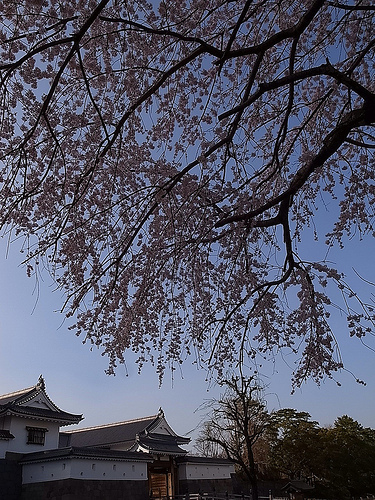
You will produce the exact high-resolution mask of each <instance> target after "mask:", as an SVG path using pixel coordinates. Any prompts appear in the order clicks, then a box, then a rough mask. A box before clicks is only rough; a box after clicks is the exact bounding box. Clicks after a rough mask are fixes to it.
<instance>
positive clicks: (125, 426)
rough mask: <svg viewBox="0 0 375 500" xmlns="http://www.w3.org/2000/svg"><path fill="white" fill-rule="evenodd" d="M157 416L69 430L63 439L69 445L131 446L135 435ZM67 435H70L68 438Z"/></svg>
mask: <svg viewBox="0 0 375 500" xmlns="http://www.w3.org/2000/svg"><path fill="white" fill-rule="evenodd" d="M155 418H157V415H153V416H150V417H144V418H139V419H137V420H129V421H127V422H117V423H114V424H107V425H99V426H96V427H88V428H87V429H77V430H74V431H71V432H69V431H67V432H64V433H63V436H62V440H61V441H62V442H63V440H64V442H65V443H66V444H68V445H69V446H78V447H84V446H89V447H90V446H93V447H109V446H110V445H113V444H116V443H124V444H125V445H126V444H128V445H129V448H130V447H131V445H132V444H133V443H134V441H135V436H136V435H137V434H139V433H141V432H142V431H143V430H144V429H145V428H146V427H147V426H148V425H150V424H151V423H152V422H153V421H154V420H155ZM65 436H69V437H68V438H66V437H65Z"/></svg>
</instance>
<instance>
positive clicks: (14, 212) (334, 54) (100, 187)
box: [0, 0, 375, 383]
mask: <svg viewBox="0 0 375 500" xmlns="http://www.w3.org/2000/svg"><path fill="white" fill-rule="evenodd" d="M374 13H375V9H374V7H373V5H372V4H371V2H370V1H367V0H355V1H352V2H349V1H344V2H334V1H332V2H331V1H330V2H328V1H324V0H302V1H296V0H284V1H283V2H279V1H272V0H255V1H250V0H242V1H237V2H233V1H228V0H207V1H206V0H205V1H202V0H190V1H186V2H185V1H181V2H171V1H161V2H160V3H159V4H158V5H156V4H154V3H148V2H146V1H144V0H139V1H136V0H127V1H116V0H102V1H100V2H99V1H98V2H96V1H87V2H78V1H76V0H67V1H64V2H52V1H49V0H35V1H29V0H27V1H26V0H21V1H20V2H17V3H16V2H3V3H2V4H1V7H0V21H1V22H0V53H1V57H0V61H1V62H0V72H1V80H0V85H1V89H0V92H1V93H0V98H1V128H0V141H1V157H0V182H1V191H0V206H1V209H0V224H1V227H2V229H3V234H4V233H8V234H9V235H10V239H11V240H12V239H13V238H16V237H17V238H22V240H21V241H22V242H23V251H24V252H25V263H26V265H27V271H28V273H29V274H30V275H33V274H36V275H37V274H38V272H39V269H41V268H43V267H45V268H47V269H48V271H49V272H50V273H51V275H52V276H53V278H54V279H55V281H56V284H57V286H58V287H59V288H60V289H61V290H63V291H64V292H65V293H66V303H65V304H64V306H63V310H64V311H65V312H66V314H67V316H74V318H75V319H74V325H73V326H72V328H73V329H74V330H75V332H76V333H77V334H78V335H79V334H82V335H83V336H84V339H85V340H87V341H88V342H91V343H92V344H94V345H98V346H101V348H102V349H103V352H104V353H105V354H106V355H108V356H109V360H110V367H109V371H110V372H111V371H113V370H114V368H115V367H116V364H117V363H118V362H121V361H123V360H124V353H125V352H126V350H133V351H135V352H136V353H138V355H139V358H138V362H139V364H140V366H142V364H143V363H144V362H145V361H148V360H151V361H152V362H154V363H155V364H156V369H157V371H158V373H159V374H160V376H162V374H163V372H164V370H165V368H166V367H167V366H169V367H171V368H172V369H175V367H176V366H177V365H178V364H179V363H181V362H182V361H183V360H184V359H185V358H186V357H188V356H189V355H190V354H193V355H195V356H196V357H197V359H198V361H199V362H200V363H203V364H205V365H206V366H207V367H208V368H215V369H216V370H218V372H219V375H220V373H221V371H222V370H223V369H224V367H225V366H226V364H234V363H238V362H240V363H241V362H243V360H244V359H245V358H247V357H253V356H256V354H257V353H259V352H260V353H262V354H263V355H266V354H267V353H271V354H273V353H275V352H276V351H278V350H280V349H284V348H285V349H289V350H292V351H294V352H295V353H296V358H297V359H298V360H299V362H298V365H297V368H296V370H295V372H294V379H295V381H296V383H300V382H301V381H302V380H304V379H305V378H306V377H309V376H312V377H314V378H315V379H317V380H319V379H320V378H321V377H322V376H325V375H329V374H331V373H332V372H333V371H335V370H337V369H339V368H340V367H341V366H342V363H341V360H340V358H339V357H338V356H337V355H336V354H335V348H336V340H335V337H334V335H333V333H332V331H331V325H330V323H329V314H330V308H331V306H333V304H332V299H331V297H330V293H329V292H327V283H329V282H332V283H333V284H335V285H337V287H338V288H339V291H340V293H342V295H343V298H344V302H343V304H344V306H345V311H344V312H345V314H346V315H347V317H348V326H349V331H350V334H351V335H354V336H357V337H360V338H362V337H363V336H364V335H365V334H369V333H370V332H371V329H372V327H373V321H374V313H373V310H372V308H371V304H370V305H368V304H366V301H364V302H362V301H360V300H359V299H358V303H357V306H358V307H355V305H353V304H352V301H350V300H349V298H350V297H352V296H353V295H352V291H351V290H350V288H349V286H348V285H347V284H346V283H345V281H344V276H343V274H341V272H339V271H337V270H336V269H333V268H331V267H330V266H329V265H328V264H327V263H326V262H308V261H307V260H306V258H305V257H304V255H303V243H304V238H305V232H306V231H305V230H306V228H309V227H310V228H311V227H315V231H316V233H317V237H318V236H319V237H320V238H322V237H323V238H324V240H326V241H327V245H328V246H332V245H334V244H338V245H340V244H342V242H343V240H344V239H345V238H346V236H352V235H353V234H355V233H356V232H357V231H358V232H360V233H361V234H363V233H369V234H370V235H372V234H373V217H374V168H373V167H374V149H375V141H374V135H373V126H374V120H375V96H374V85H375V84H374V81H375V79H374V63H373V61H374V47H375V39H374V38H373V35H374ZM327 200H328V201H329V203H330V205H331V206H332V207H333V208H332V209H330V211H329V212H324V217H325V218H326V219H327V221H328V222H329V223H330V229H329V233H328V235H325V234H324V233H325V232H326V231H325V230H323V234H322V231H321V228H320V224H319V219H317V214H316V211H317V208H318V207H319V206H322V205H323V204H324V203H327ZM315 220H317V222H316V223H315ZM327 221H325V222H327ZM325 225H326V224H324V226H325ZM328 288H329V287H328ZM354 297H355V296H354Z"/></svg>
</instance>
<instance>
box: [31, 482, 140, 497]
mask: <svg viewBox="0 0 375 500" xmlns="http://www.w3.org/2000/svg"><path fill="white" fill-rule="evenodd" d="M124 498H131V499H132V500H148V498H149V496H148V482H147V481H87V480H80V479H65V480H60V481H50V482H45V483H33V484H24V485H23V486H22V499H21V500H77V499H79V500H96V499H97V500H99V499H100V500H123V499H124Z"/></svg>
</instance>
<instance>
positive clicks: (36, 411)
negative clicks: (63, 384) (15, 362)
mask: <svg viewBox="0 0 375 500" xmlns="http://www.w3.org/2000/svg"><path fill="white" fill-rule="evenodd" d="M37 396H41V397H43V399H44V401H46V402H47V403H48V406H49V408H46V407H45V408H42V407H40V408H37V407H35V406H30V405H28V404H27V403H28V402H29V401H32V400H33V399H35V398H36V397H37ZM10 414H11V415H19V416H30V417H31V418H33V417H34V418H37V419H43V420H52V421H55V422H56V421H57V422H59V424H60V425H69V424H76V423H78V422H80V420H82V415H74V414H73V413H68V412H65V411H62V410H60V408H58V407H57V406H56V405H55V403H53V401H51V399H50V398H49V397H48V395H47V393H46V391H45V383H44V379H43V377H42V376H40V377H39V380H38V383H37V384H36V385H35V386H33V387H28V388H27V389H22V390H21V391H16V392H12V393H10V394H4V395H2V396H0V416H3V415H10Z"/></svg>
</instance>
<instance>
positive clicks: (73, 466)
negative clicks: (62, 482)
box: [22, 457, 147, 484]
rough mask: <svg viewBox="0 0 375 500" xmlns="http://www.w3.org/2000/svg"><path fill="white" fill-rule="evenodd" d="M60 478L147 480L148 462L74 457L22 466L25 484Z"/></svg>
mask: <svg viewBox="0 0 375 500" xmlns="http://www.w3.org/2000/svg"><path fill="white" fill-rule="evenodd" d="M58 479H91V480H95V479H97V480H98V479H101V480H107V481H113V480H116V481H129V480H132V481H145V480H146V479H147V463H145V462H121V461H116V460H100V459H87V458H74V457H73V458H66V459H62V458H61V459H58V460H54V461H51V462H44V463H33V464H24V465H23V467H22V483H23V484H28V483H40V482H45V481H57V480H58Z"/></svg>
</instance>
